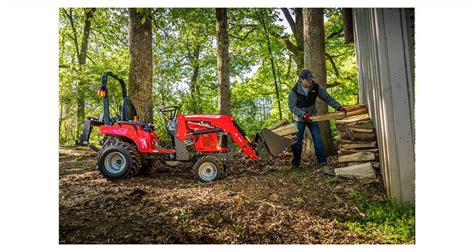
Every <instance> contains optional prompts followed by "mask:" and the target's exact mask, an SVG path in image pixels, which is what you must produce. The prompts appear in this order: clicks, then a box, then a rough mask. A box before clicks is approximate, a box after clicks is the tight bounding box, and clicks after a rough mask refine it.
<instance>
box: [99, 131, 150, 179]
mask: <svg viewBox="0 0 474 252" xmlns="http://www.w3.org/2000/svg"><path fill="white" fill-rule="evenodd" d="M97 167H98V168H99V171H100V173H101V174H102V176H104V177H105V178H107V179H108V180H119V179H127V178H130V177H132V176H134V175H136V174H137V173H138V172H139V171H140V168H141V167H142V160H141V158H140V154H139V152H138V150H137V148H136V146H135V145H133V144H130V143H128V142H124V141H122V140H120V139H113V141H109V142H108V143H107V144H106V145H105V146H104V147H103V148H102V149H101V150H100V151H99V153H98V162H97Z"/></svg>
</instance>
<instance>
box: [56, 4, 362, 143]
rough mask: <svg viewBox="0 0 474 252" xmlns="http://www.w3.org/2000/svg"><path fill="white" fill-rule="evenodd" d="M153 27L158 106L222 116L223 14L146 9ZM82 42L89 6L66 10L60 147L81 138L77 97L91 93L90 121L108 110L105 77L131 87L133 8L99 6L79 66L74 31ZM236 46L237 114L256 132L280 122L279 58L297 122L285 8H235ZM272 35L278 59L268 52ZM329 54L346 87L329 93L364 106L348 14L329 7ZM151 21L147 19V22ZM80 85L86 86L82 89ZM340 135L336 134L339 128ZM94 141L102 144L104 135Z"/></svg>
mask: <svg viewBox="0 0 474 252" xmlns="http://www.w3.org/2000/svg"><path fill="white" fill-rule="evenodd" d="M137 11H138V12H139V13H140V14H142V15H143V16H144V17H146V18H150V19H151V21H152V25H153V28H152V29H153V90H151V92H152V93H153V104H154V111H155V113H158V112H157V111H158V110H157V108H158V107H160V106H169V105H180V106H181V113H210V114H213V113H217V102H218V101H217V97H218V93H217V59H216V46H217V45H216V38H215V37H216V31H215V25H216V23H215V22H216V21H215V11H214V9H206V8H185V9H180V8H156V9H148V8H138V9H137ZM67 14H71V16H72V20H73V24H74V29H75V30H76V33H77V41H79V43H80V42H81V39H82V37H81V36H82V29H83V26H84V20H85V9H81V8H72V9H69V8H66V9H61V10H60V11H59V101H60V104H59V106H60V115H59V116H60V119H59V124H60V130H59V131H60V143H61V144H73V143H74V141H75V139H77V137H78V135H77V133H76V130H75V129H76V126H77V125H82V122H78V121H77V119H76V113H77V112H76V110H77V99H78V97H79V96H80V95H81V94H83V95H84V96H85V112H86V117H97V116H99V115H100V114H101V113H102V110H103V108H102V101H101V99H100V97H98V96H97V95H96V87H97V86H98V85H99V84H100V77H101V74H102V73H103V72H105V71H112V72H114V73H116V74H117V75H118V76H120V77H122V78H123V79H124V80H125V82H128V81H127V80H128V69H129V64H130V63H129V41H128V10H127V9H120V8H98V9H97V10H96V12H95V13H94V15H93V18H92V25H91V28H92V29H91V33H90V39H89V47H88V52H87V60H86V64H85V65H83V67H82V68H79V66H78V59H77V55H76V47H75V42H74V29H73V25H71V22H70V19H69V17H68V15H67ZM228 16H229V19H228V22H229V23H228V34H229V42H230V49H229V50H230V52H229V54H230V60H229V62H230V68H231V71H230V74H231V76H230V80H231V95H232V100H231V106H232V114H233V115H234V117H235V119H236V120H237V121H238V122H239V124H240V125H241V126H242V128H244V129H245V130H246V132H247V133H248V134H249V135H253V134H255V133H256V132H258V131H260V130H261V129H262V128H264V127H266V126H269V125H271V124H273V123H275V122H277V121H278V120H279V112H278V105H277V104H278V100H277V97H276V94H275V86H274V78H273V74H272V67H271V63H270V59H271V56H273V59H274V61H275V68H276V75H277V85H278V88H279V91H280V103H281V108H282V114H283V117H284V118H286V119H289V120H291V119H292V115H291V112H290V111H289V109H288V104H287V98H288V94H289V92H290V89H291V88H292V87H293V85H294V84H295V83H296V81H297V75H298V72H297V67H296V63H295V62H294V59H292V58H291V57H290V53H289V51H288V50H287V49H286V47H285V44H284V43H283V42H282V39H281V37H282V36H283V35H287V36H289V37H290V39H291V40H292V41H294V36H293V35H292V34H286V32H285V30H284V26H283V23H285V22H286V20H284V18H282V17H283V15H282V14H281V11H280V9H270V8H264V9H256V8H237V9H232V8H231V9H228ZM262 18H263V20H264V22H265V24H266V27H267V32H268V34H269V39H270V46H271V49H272V52H273V55H270V53H269V51H268V47H267V41H266V34H265V31H264V29H263V26H262V22H261V20H262ZM326 18H327V21H326V24H325V29H326V34H327V36H329V35H330V34H332V33H334V34H336V35H334V36H332V37H330V38H329V39H327V41H326V49H327V53H328V54H329V55H331V56H332V59H333V62H334V63H335V65H336V67H337V71H336V69H334V68H333V66H332V64H331V62H330V61H329V60H328V61H327V71H328V83H329V84H334V83H338V85H336V86H333V87H330V88H328V92H329V93H330V94H331V95H333V96H334V98H336V100H338V101H339V102H340V103H341V104H343V105H349V104H355V103H357V92H358V89H357V74H356V65H355V53H354V47H353V45H352V44H345V43H344V39H343V37H342V33H340V32H339V33H337V31H341V28H342V25H343V22H342V14H341V11H340V10H337V9H326ZM142 21H143V20H142ZM79 83H83V84H82V85H79ZM116 84H117V83H112V82H111V85H110V89H111V90H110V92H109V95H110V98H111V116H115V115H116V114H117V113H118V111H119V102H120V91H119V89H118V85H116ZM154 119H155V122H154V123H155V125H156V127H155V128H156V131H157V133H158V135H160V136H162V137H163V138H167V137H168V136H167V134H166V130H165V125H166V122H165V121H164V120H163V118H162V117H161V116H160V115H158V114H156V115H155V116H154ZM333 132H335V130H333ZM91 138H92V141H93V142H94V141H95V142H97V141H98V140H99V138H98V135H97V133H95V132H93V133H92V135H91Z"/></svg>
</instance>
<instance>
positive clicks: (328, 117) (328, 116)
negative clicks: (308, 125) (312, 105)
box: [310, 112, 346, 122]
mask: <svg viewBox="0 0 474 252" xmlns="http://www.w3.org/2000/svg"><path fill="white" fill-rule="evenodd" d="M345 117H346V115H345V113H344V112H334V113H327V114H320V115H315V116H312V117H310V119H311V121H314V122H321V121H328V120H338V119H343V118H345Z"/></svg>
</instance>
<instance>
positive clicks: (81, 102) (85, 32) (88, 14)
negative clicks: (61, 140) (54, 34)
mask: <svg viewBox="0 0 474 252" xmlns="http://www.w3.org/2000/svg"><path fill="white" fill-rule="evenodd" d="M95 10H96V9H95V8H91V9H85V20H84V26H83V29H82V36H81V38H82V39H80V38H79V34H78V32H77V29H76V21H75V20H74V16H73V9H72V8H70V9H69V11H67V10H66V9H62V11H63V13H64V14H65V15H66V16H67V17H68V19H69V22H70V25H71V29H72V35H71V36H70V37H71V38H72V40H73V43H74V47H75V49H76V57H77V62H78V64H79V67H78V70H79V71H78V75H77V76H78V77H79V82H78V87H77V100H76V101H77V110H76V120H77V121H76V136H79V134H80V131H81V126H82V122H83V121H84V119H85V109H84V107H85V95H84V81H83V80H82V79H83V78H82V77H83V76H84V65H85V64H86V59H87V48H88V45H89V36H90V32H91V23H92V18H93V16H94V12H95ZM79 40H81V43H79Z"/></svg>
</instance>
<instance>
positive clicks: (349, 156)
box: [336, 105, 379, 168]
mask: <svg viewBox="0 0 474 252" xmlns="http://www.w3.org/2000/svg"><path fill="white" fill-rule="evenodd" d="M347 111H348V112H347V114H346V117H345V118H343V119H340V120H336V129H337V132H338V138H337V149H338V160H339V163H341V164H343V166H352V165H358V164H362V163H367V162H370V163H371V164H372V166H373V167H374V168H379V162H378V149H377V139H376V136H375V130H374V126H373V124H372V121H371V120H370V118H369V115H368V114H367V107H366V106H365V105H354V106H348V107H347Z"/></svg>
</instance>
